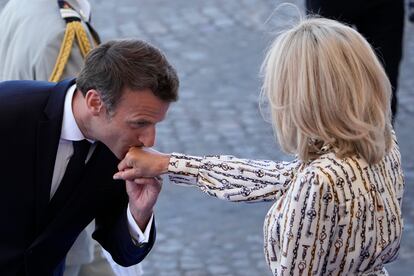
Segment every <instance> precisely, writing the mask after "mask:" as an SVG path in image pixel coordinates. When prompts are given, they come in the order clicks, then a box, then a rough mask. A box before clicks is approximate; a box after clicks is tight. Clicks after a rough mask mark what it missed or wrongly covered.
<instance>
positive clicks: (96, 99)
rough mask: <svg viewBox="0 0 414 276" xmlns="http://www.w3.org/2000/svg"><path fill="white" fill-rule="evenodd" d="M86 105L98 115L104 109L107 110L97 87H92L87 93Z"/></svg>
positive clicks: (93, 113) (92, 112)
mask: <svg viewBox="0 0 414 276" xmlns="http://www.w3.org/2000/svg"><path fill="white" fill-rule="evenodd" d="M85 101H86V106H87V108H88V110H89V112H91V114H92V115H94V116H98V115H99V114H100V113H101V112H102V111H105V105H104V103H103V101H102V99H101V96H100V95H99V93H98V91H96V90H95V89H90V90H88V92H86V95H85Z"/></svg>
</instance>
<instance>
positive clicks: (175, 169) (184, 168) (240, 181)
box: [168, 153, 300, 202]
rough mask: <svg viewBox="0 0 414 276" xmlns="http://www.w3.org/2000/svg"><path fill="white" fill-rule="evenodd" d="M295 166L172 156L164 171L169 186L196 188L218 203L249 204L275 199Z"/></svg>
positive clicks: (175, 154) (293, 162)
mask: <svg viewBox="0 0 414 276" xmlns="http://www.w3.org/2000/svg"><path fill="white" fill-rule="evenodd" d="M299 163H300V162H298V161H297V160H295V161H292V162H274V161H265V160H260V161H259V160H248V159H239V158H235V157H233V156H228V155H219V156H208V157H197V156H190V155H184V154H179V153H173V154H172V155H171V158H170V164H169V168H168V171H169V178H170V182H172V183H176V184H181V185H191V186H198V187H199V188H200V189H201V190H202V191H203V192H205V193H207V194H209V195H211V196H215V197H217V198H220V199H225V200H230V201H249V202H251V201H266V200H274V199H276V198H278V197H279V196H280V195H281V194H282V193H283V191H285V190H286V188H287V187H288V186H289V184H290V183H291V181H292V178H293V177H294V175H295V172H296V170H297V167H298V166H299V165H300V164H299Z"/></svg>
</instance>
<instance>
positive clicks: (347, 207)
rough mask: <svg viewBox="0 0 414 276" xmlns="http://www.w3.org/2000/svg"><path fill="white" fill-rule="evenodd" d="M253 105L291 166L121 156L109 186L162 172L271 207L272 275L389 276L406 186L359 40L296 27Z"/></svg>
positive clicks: (382, 88) (332, 29) (380, 89)
mask: <svg viewBox="0 0 414 276" xmlns="http://www.w3.org/2000/svg"><path fill="white" fill-rule="evenodd" d="M262 68H263V73H264V84H263V89H262V91H263V95H264V96H266V97H267V99H268V102H269V106H270V109H271V115H272V122H273V127H274V131H275V132H276V135H277V138H278V141H279V143H280V145H281V147H282V149H283V150H285V151H286V152H288V153H292V154H295V155H296V156H297V159H296V160H294V161H291V162H275V161H257V160H246V159H238V158H235V157H232V156H224V155H222V156H212V157H197V156H190V155H185V154H179V153H172V154H170V155H167V154H161V153H158V152H155V151H152V150H148V149H140V148H131V150H130V151H129V153H128V154H127V156H126V158H125V159H124V160H123V161H122V162H121V163H120V165H119V169H120V172H119V173H117V174H116V175H115V176H114V177H115V178H118V179H125V180H127V181H135V182H136V183H137V185H139V184H140V183H145V182H146V181H147V180H146V178H149V177H155V176H157V175H160V174H164V173H167V174H168V175H169V177H170V181H171V182H174V183H179V184H187V185H190V186H196V187H199V188H200V189H201V191H203V192H205V193H207V194H209V195H211V196H214V197H217V198H220V199H225V200H230V201H235V202H239V201H264V200H267V201H272V202H274V204H273V205H272V207H271V209H270V210H269V212H268V214H267V216H266V219H265V222H264V247H265V248H264V250H265V256H266V260H267V263H268V265H269V267H270V269H271V271H272V273H273V274H274V275H387V272H386V270H385V268H384V264H386V263H388V262H391V261H392V260H393V259H395V258H396V256H397V253H398V249H399V246H400V240H401V234H402V229H403V221H402V218H401V199H402V196H403V190H404V178H403V172H402V169H401V163H400V153H399V149H398V145H397V142H396V138H395V134H394V132H393V130H392V128H391V124H390V96H391V86H390V83H389V81H388V79H387V76H386V74H385V72H384V69H383V68H382V66H381V64H380V62H379V61H378V59H377V57H376V56H375V54H374V52H373V50H372V49H371V47H370V45H369V44H368V43H367V41H366V40H365V39H364V38H363V37H362V36H361V35H360V34H359V33H358V32H356V31H355V30H353V29H352V28H350V27H348V26H345V25H343V24H341V23H338V22H336V21H333V20H328V19H322V18H318V19H312V18H311V19H305V20H303V21H301V22H300V23H299V24H298V25H297V26H295V27H293V28H291V29H289V30H287V31H285V32H283V33H282V34H280V35H279V36H278V37H277V38H276V39H275V41H274V43H273V45H272V46H271V48H270V49H269V51H268V53H267V56H266V59H265V61H264V63H263V67H262Z"/></svg>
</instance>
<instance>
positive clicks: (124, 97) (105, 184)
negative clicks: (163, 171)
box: [0, 40, 178, 276]
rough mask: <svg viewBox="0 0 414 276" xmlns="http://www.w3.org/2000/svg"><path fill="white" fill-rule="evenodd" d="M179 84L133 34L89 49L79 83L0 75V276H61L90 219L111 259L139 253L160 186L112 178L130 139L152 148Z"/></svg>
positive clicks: (149, 239) (123, 260)
mask: <svg viewBox="0 0 414 276" xmlns="http://www.w3.org/2000/svg"><path fill="white" fill-rule="evenodd" d="M177 90H178V77H177V75H176V72H175V70H174V69H173V67H172V66H171V65H170V64H169V63H168V61H167V60H166V58H165V56H164V55H163V54H162V53H161V52H160V51H159V50H158V49H156V48H154V47H153V46H151V45H149V44H147V43H145V42H142V41H137V40H123V41H110V42H108V43H105V44H102V45H101V46H99V47H98V48H96V49H94V50H93V51H91V53H90V54H89V55H88V57H87V59H86V61H85V66H84V68H83V69H82V71H81V73H80V74H79V76H78V78H77V79H76V82H75V80H65V81H62V82H59V83H48V82H36V81H9V82H3V83H0V133H1V135H0V153H1V154H0V168H1V169H0V172H1V174H2V180H1V184H0V189H1V192H0V218H1V219H2V221H3V223H2V226H1V227H0V275H33V276H38V275H62V271H63V264H64V258H65V255H66V253H67V251H68V250H69V248H70V247H71V245H72V243H73V242H74V241H75V239H76V237H77V235H78V234H79V233H80V232H81V231H82V229H83V228H84V227H85V226H87V225H88V224H89V223H90V222H91V221H92V220H93V219H95V220H96V230H95V232H94V234H93V238H94V239H96V240H97V241H98V242H99V243H100V244H101V245H102V246H103V247H104V248H105V249H106V250H107V251H108V252H110V253H111V255H112V257H113V259H114V260H115V261H116V262H117V263H119V264H120V265H123V266H130V265H133V264H136V263H139V262H140V261H141V260H142V259H144V258H145V256H146V255H147V253H148V252H149V251H150V249H151V247H152V245H153V242H154V240H155V226H154V221H153V214H152V209H153V206H154V204H155V202H156V199H157V197H158V193H159V192H160V189H161V184H160V183H159V180H158V179H151V181H152V185H145V186H140V185H136V184H135V183H134V182H126V183H125V182H121V181H115V180H113V178H112V176H113V174H114V173H115V172H117V165H118V162H119V159H120V158H123V157H124V156H125V154H126V153H127V152H128V149H129V148H130V147H131V146H138V147H143V146H144V147H151V146H153V144H154V139H155V125H156V124H157V123H158V122H160V121H162V120H163V119H164V117H165V114H166V112H167V110H168V108H169V104H170V103H171V102H173V101H176V100H177Z"/></svg>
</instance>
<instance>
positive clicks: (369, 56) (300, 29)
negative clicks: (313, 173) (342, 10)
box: [262, 18, 392, 164]
mask: <svg viewBox="0 0 414 276" xmlns="http://www.w3.org/2000/svg"><path fill="white" fill-rule="evenodd" d="M262 73H263V74H264V82H263V86H262V96H265V97H266V99H267V100H268V104H269V107H270V111H271V116H272V125H273V128H274V131H275V133H276V136H277V139H278V141H279V143H280V145H281V147H282V149H283V150H284V151H285V152H288V153H293V154H297V155H298V156H299V158H300V159H302V160H304V161H308V160H312V159H314V158H317V157H318V156H319V155H321V154H322V153H321V148H322V147H323V146H324V145H326V144H330V145H332V146H334V147H335V148H336V149H337V156H338V157H340V158H343V157H346V156H348V155H350V154H355V153H357V154H359V155H360V156H362V157H363V158H365V160H366V161H368V162H369V163H370V164H373V163H377V162H379V161H380V160H381V159H382V158H383V157H384V155H385V154H386V153H387V152H388V151H389V149H390V145H391V139H392V137H391V131H392V128H391V124H390V123H391V117H390V95H391V85H390V82H389V80H388V78H387V76H386V74H385V71H384V69H383V67H382V65H381V63H380V62H379V60H378V58H377V57H376V55H375V53H374V51H373V50H372V48H371V46H370V45H369V43H368V42H367V41H366V40H365V39H364V38H363V37H362V36H361V35H360V34H359V33H358V32H357V31H355V30H354V29H352V28H351V27H348V26H345V25H343V24H341V23H339V22H336V21H334V20H330V19H324V18H308V19H303V20H302V21H301V22H300V23H299V24H298V25H297V26H295V27H293V28H291V29H289V30H287V31H285V32H283V33H281V34H280V35H279V36H278V37H277V38H276V39H275V41H274V43H273V44H272V46H271V48H270V49H269V50H268V53H267V55H266V58H265V60H264V62H263V64H262Z"/></svg>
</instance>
